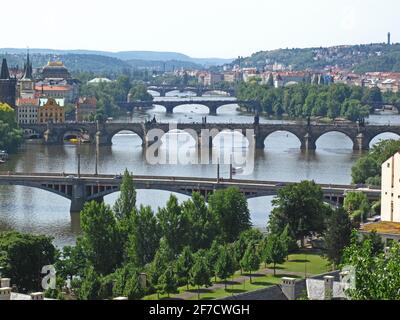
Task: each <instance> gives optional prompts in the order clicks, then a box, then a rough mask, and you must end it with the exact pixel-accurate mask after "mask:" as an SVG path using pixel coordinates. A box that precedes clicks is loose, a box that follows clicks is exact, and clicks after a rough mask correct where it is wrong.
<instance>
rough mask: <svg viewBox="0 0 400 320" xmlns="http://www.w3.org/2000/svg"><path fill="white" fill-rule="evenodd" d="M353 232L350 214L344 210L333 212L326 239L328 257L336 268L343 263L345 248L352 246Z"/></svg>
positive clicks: (328, 222) (329, 219)
mask: <svg viewBox="0 0 400 320" xmlns="http://www.w3.org/2000/svg"><path fill="white" fill-rule="evenodd" d="M351 231H352V223H351V220H350V217H349V214H348V213H347V212H346V211H345V210H343V209H342V208H340V209H336V210H335V211H333V212H332V214H331V216H330V217H329V218H328V219H327V230H326V232H325V237H324V238H325V251H326V256H327V258H328V259H329V261H330V262H331V263H332V264H333V266H334V268H335V266H337V265H338V264H339V263H340V262H341V260H342V255H343V250H344V248H345V247H347V246H348V245H349V244H350V237H351Z"/></svg>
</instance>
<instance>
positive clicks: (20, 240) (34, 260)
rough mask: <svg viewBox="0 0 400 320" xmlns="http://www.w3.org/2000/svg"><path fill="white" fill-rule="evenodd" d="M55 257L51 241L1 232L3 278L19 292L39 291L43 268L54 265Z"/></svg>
mask: <svg viewBox="0 0 400 320" xmlns="http://www.w3.org/2000/svg"><path fill="white" fill-rule="evenodd" d="M56 258H57V251H56V249H55V247H54V246H53V244H52V238H49V237H46V236H36V235H30V234H21V233H18V232H14V231H13V232H0V267H2V268H3V272H2V276H3V277H9V278H11V279H13V282H14V283H15V284H16V285H17V287H18V288H19V289H20V290H21V291H22V292H26V291H36V290H40V289H41V281H42V277H43V276H42V275H41V271H42V268H43V267H44V266H46V265H52V264H54V263H55V261H56Z"/></svg>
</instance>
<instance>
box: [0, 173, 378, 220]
mask: <svg viewBox="0 0 400 320" xmlns="http://www.w3.org/2000/svg"><path fill="white" fill-rule="evenodd" d="M133 180H134V183H135V187H136V188H137V189H138V190H142V189H153V190H165V191H170V192H176V193H180V194H184V195H188V196H191V195H192V193H193V192H200V193H201V194H202V195H203V196H204V197H205V199H206V200H207V197H208V195H210V194H212V193H213V192H214V191H215V190H219V189H225V188H229V187H237V188H239V190H240V191H241V192H242V193H243V194H244V195H245V196H246V198H248V199H251V198H257V197H264V196H275V195H277V192H278V190H279V189H281V188H283V187H284V186H286V185H289V184H291V183H282V182H273V181H255V180H238V179H232V180H225V179H223V180H222V179H213V178H193V177H160V176H134V177H133ZM120 184H121V177H120V176H112V175H97V176H96V175H88V174H84V175H81V176H79V177H78V176H74V175H72V174H54V173H36V174H30V173H12V174H8V173H0V185H16V186H25V187H32V188H38V189H42V190H45V191H49V192H52V193H55V194H57V195H59V196H61V197H64V198H67V199H69V200H71V208H70V209H71V212H79V211H81V210H82V209H83V206H84V204H85V203H86V202H88V201H103V198H104V197H105V196H107V195H109V194H112V193H114V192H117V191H119V189H120ZM320 186H321V188H322V190H323V193H324V197H325V199H326V201H328V202H331V203H340V202H342V201H343V199H344V197H345V195H346V193H347V192H351V191H357V190H358V191H362V192H364V193H366V194H367V196H368V198H369V199H370V200H378V199H380V195H381V190H380V189H357V187H356V186H348V185H325V184H322V185H320Z"/></svg>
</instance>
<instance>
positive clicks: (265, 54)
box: [233, 44, 400, 72]
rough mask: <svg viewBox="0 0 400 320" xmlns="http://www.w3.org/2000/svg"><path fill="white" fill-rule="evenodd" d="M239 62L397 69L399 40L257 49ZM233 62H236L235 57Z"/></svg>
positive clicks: (399, 68)
mask: <svg viewBox="0 0 400 320" xmlns="http://www.w3.org/2000/svg"><path fill="white" fill-rule="evenodd" d="M240 62H241V65H242V66H244V67H257V68H260V69H262V68H264V67H265V66H266V65H272V64H274V63H278V64H283V65H285V66H292V69H293V70H304V69H313V70H318V69H324V68H330V67H335V66H337V67H340V68H345V69H349V70H354V71H356V72H369V71H400V44H395V45H391V46H388V45H385V44H368V45H354V46H338V47H329V48H322V47H321V48H306V49H298V48H295V49H278V50H273V51H260V52H257V53H255V54H253V55H252V56H250V57H247V58H244V59H243V60H242V61H240ZM233 63H234V64H238V63H239V61H238V60H235V61H234V62H233Z"/></svg>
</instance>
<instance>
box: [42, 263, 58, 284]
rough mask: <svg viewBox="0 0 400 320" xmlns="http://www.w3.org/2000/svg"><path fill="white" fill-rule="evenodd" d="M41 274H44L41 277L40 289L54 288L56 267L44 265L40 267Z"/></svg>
mask: <svg viewBox="0 0 400 320" xmlns="http://www.w3.org/2000/svg"><path fill="white" fill-rule="evenodd" d="M42 274H45V276H44V277H43V279H42V289H43V290H49V289H52V290H54V289H55V288H56V268H55V267H54V266H52V265H49V266H44V267H43V268H42Z"/></svg>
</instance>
